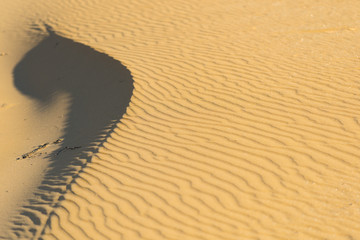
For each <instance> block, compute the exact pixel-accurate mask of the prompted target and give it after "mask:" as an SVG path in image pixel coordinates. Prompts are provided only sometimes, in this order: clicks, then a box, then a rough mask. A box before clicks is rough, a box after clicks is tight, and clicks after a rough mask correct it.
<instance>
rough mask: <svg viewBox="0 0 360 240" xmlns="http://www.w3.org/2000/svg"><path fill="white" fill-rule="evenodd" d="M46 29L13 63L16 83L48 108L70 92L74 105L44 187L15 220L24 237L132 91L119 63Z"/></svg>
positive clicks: (38, 224) (35, 232)
mask: <svg viewBox="0 0 360 240" xmlns="http://www.w3.org/2000/svg"><path fill="white" fill-rule="evenodd" d="M48 31H49V35H48V36H47V37H46V38H45V39H44V40H43V41H42V42H40V43H39V44H38V45H37V46H36V47H34V48H33V49H32V50H30V51H29V52H28V53H27V54H26V55H25V56H24V58H23V59H22V60H21V61H20V62H19V63H18V64H17V66H16V67H15V69H14V84H15V86H16V88H17V89H18V90H19V91H20V92H22V93H23V94H25V95H27V96H29V97H31V98H33V99H36V100H37V102H38V103H39V104H41V105H44V106H47V105H48V104H50V103H51V101H53V100H54V96H56V95H57V94H59V93H66V94H67V95H68V96H69V99H70V106H69V109H68V113H67V118H66V124H65V127H64V135H63V136H62V138H63V141H62V142H61V143H59V144H61V146H60V151H57V152H54V153H52V154H51V155H49V156H48V157H47V158H48V160H49V162H50V166H49V168H48V170H47V172H46V175H45V177H44V179H43V181H42V183H41V185H40V186H39V188H38V189H37V191H36V192H35V194H34V197H33V198H32V199H29V201H28V202H29V204H27V205H26V206H23V207H22V209H21V211H20V213H19V214H18V215H17V216H16V217H15V218H14V219H13V221H12V224H13V232H12V233H11V234H12V236H14V237H20V238H22V237H24V238H27V237H30V238H33V237H34V236H39V234H41V231H42V230H41V229H43V227H44V225H46V224H47V221H48V219H49V216H50V214H51V212H52V211H53V207H54V206H56V204H57V202H59V201H61V199H62V198H63V197H62V196H63V194H64V193H65V192H66V191H68V190H71V183H72V182H75V181H76V178H77V176H78V174H79V172H80V171H81V170H82V169H83V168H84V167H86V164H87V163H88V162H89V161H91V156H90V155H91V154H89V153H96V151H97V149H98V148H99V147H100V146H101V144H102V143H103V142H104V141H105V140H106V138H107V137H108V136H109V134H110V133H111V131H112V129H113V128H114V127H115V125H116V123H117V122H119V121H120V119H121V118H122V115H123V114H124V113H125V111H126V108H127V106H128V105H129V102H130V98H131V95H132V92H133V79H132V76H131V74H130V72H129V70H128V69H126V67H125V66H123V65H122V64H121V63H120V62H119V61H117V60H115V59H113V58H111V57H109V56H108V55H106V54H103V53H100V52H97V51H95V50H94V49H92V48H90V47H88V46H86V45H83V44H81V43H77V42H74V41H72V40H70V39H67V38H64V37H61V36H59V35H57V34H56V33H54V32H52V31H51V29H48Z"/></svg>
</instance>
